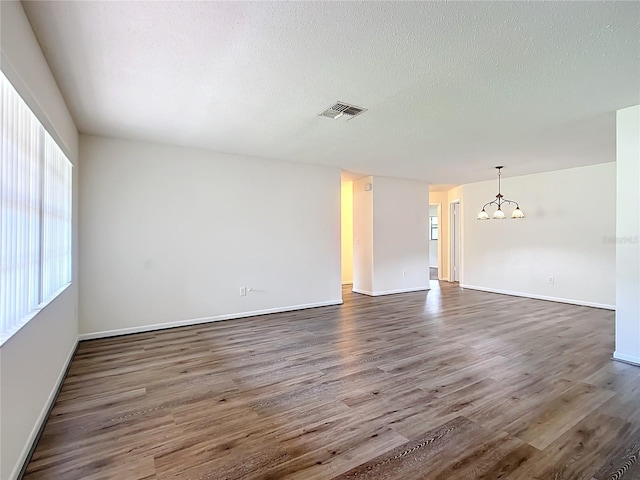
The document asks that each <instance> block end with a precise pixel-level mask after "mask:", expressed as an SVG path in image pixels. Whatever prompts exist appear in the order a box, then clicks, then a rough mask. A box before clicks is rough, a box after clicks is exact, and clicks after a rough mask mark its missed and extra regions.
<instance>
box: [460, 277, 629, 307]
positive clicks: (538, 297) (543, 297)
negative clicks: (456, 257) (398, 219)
mask: <svg viewBox="0 0 640 480" xmlns="http://www.w3.org/2000/svg"><path fill="white" fill-rule="evenodd" d="M460 287H462V288H468V289H470V290H480V291H481V292H489V293H499V294H501V295H511V296H513V297H526V298H533V299H536V300H547V301H550V302H559V303H570V304H572V305H580V306H582V307H593V308H604V309H605V310H615V309H616V306H615V305H608V304H606V303H596V302H585V301H583V300H573V299H569V298H560V297H550V296H548V295H537V294H535V293H522V292H513V291H511V290H501V289H499V288H487V287H477V286H475V285H463V284H462V283H461V284H460Z"/></svg>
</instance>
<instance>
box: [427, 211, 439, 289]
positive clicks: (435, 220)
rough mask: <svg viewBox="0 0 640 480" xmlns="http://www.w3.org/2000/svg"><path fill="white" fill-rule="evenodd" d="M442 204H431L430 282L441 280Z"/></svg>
mask: <svg viewBox="0 0 640 480" xmlns="http://www.w3.org/2000/svg"><path fill="white" fill-rule="evenodd" d="M440 224H441V222H440V204H439V203H431V204H429V280H438V279H439V278H440V273H441V272H440Z"/></svg>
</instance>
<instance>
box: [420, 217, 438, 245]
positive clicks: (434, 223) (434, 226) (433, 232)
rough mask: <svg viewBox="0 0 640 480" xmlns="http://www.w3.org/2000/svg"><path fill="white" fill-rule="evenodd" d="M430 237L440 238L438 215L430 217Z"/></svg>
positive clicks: (432, 238)
mask: <svg viewBox="0 0 640 480" xmlns="http://www.w3.org/2000/svg"><path fill="white" fill-rule="evenodd" d="M423 218H424V217H423ZM429 239H430V240H438V217H436V216H433V217H429Z"/></svg>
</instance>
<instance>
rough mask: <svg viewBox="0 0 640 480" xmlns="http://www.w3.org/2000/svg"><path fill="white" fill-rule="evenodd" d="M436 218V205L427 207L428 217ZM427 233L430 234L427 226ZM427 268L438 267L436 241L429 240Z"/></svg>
mask: <svg viewBox="0 0 640 480" xmlns="http://www.w3.org/2000/svg"><path fill="white" fill-rule="evenodd" d="M437 216H438V205H429V217H437ZM438 230H440V225H438ZM429 232H431V225H429ZM438 233H440V232H438ZM429 238H431V235H429ZM429 266H430V267H437V266H438V240H429Z"/></svg>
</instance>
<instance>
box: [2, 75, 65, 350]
mask: <svg viewBox="0 0 640 480" xmlns="http://www.w3.org/2000/svg"><path fill="white" fill-rule="evenodd" d="M0 116H1V117H0V119H1V121H0V145H1V148H0V261H1V263H0V268H1V270H0V345H1V344H2V343H4V342H5V341H6V340H7V339H8V338H9V337H10V336H11V335H13V334H14V333H15V332H16V331H18V329H20V327H22V326H23V325H24V324H25V323H27V322H28V321H29V320H30V319H31V318H32V317H33V316H34V315H35V313H37V312H38V311H39V310H40V309H41V308H42V307H43V306H44V305H46V304H47V303H48V302H50V301H51V300H52V299H53V298H55V297H56V296H57V295H58V294H59V293H60V292H61V291H62V290H63V289H64V288H65V287H66V286H67V285H68V284H69V283H70V282H71V191H72V181H71V178H72V165H71V163H70V162H69V160H68V159H67V157H66V156H65V154H64V153H63V152H62V150H61V149H60V147H58V145H57V144H56V142H55V141H54V140H53V138H52V137H51V135H49V133H48V132H47V131H46V130H45V129H44V127H43V126H42V124H41V123H40V122H39V121H38V119H37V117H36V116H35V115H34V113H33V112H32V111H31V110H30V109H29V107H28V106H27V104H26V103H25V102H24V101H23V100H22V98H21V97H20V95H19V94H18V92H17V91H16V90H15V89H14V88H13V86H12V85H11V83H9V81H8V80H7V78H6V77H5V76H4V74H2V73H0Z"/></svg>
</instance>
